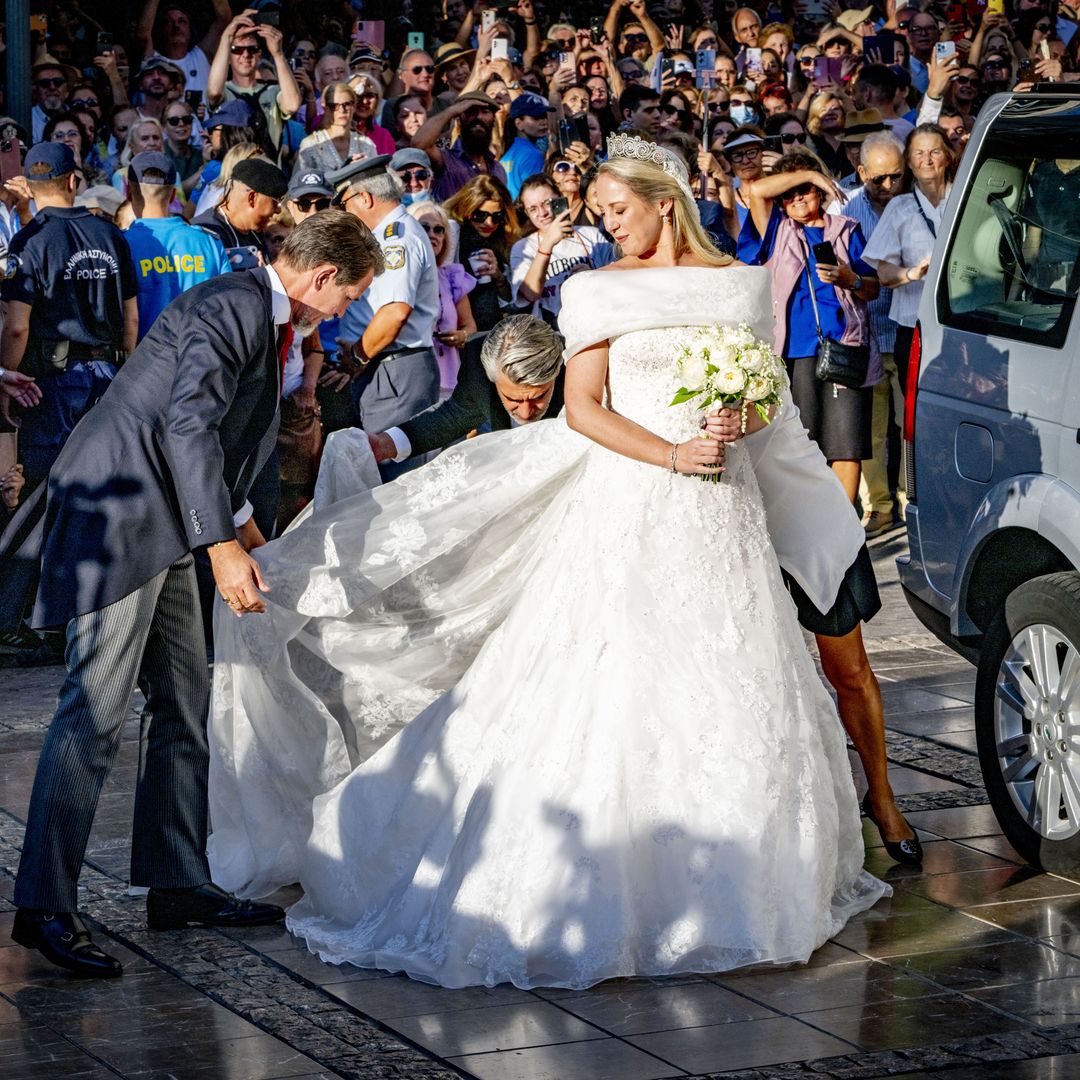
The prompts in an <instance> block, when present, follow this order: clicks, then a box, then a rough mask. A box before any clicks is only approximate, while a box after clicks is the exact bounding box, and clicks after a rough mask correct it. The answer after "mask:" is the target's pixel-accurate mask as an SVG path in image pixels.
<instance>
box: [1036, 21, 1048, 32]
mask: <svg viewBox="0 0 1080 1080" xmlns="http://www.w3.org/2000/svg"><path fill="white" fill-rule="evenodd" d="M1035 29H1036V30H1038V31H1039V33H1040V34H1048V33H1050V24H1049V23H1036V24H1035Z"/></svg>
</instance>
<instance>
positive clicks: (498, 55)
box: [491, 37, 510, 60]
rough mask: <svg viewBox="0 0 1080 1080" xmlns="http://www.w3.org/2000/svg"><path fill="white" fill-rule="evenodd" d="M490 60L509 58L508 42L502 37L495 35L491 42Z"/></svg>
mask: <svg viewBox="0 0 1080 1080" xmlns="http://www.w3.org/2000/svg"><path fill="white" fill-rule="evenodd" d="M491 59H492V60H509V59H510V42H509V41H507V40H506V38H504V37H497V38H495V39H494V40H493V41H492V43H491Z"/></svg>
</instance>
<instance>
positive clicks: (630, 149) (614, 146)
mask: <svg viewBox="0 0 1080 1080" xmlns="http://www.w3.org/2000/svg"><path fill="white" fill-rule="evenodd" d="M607 156H608V160H609V161H610V160H612V159H613V158H630V159H631V160H632V161H649V162H651V163H652V164H653V165H659V166H660V168H661V169H663V170H664V172H666V173H667V174H668V176H670V177H671V179H672V180H674V181H675V182H676V183H677V184H678V185H679V187H681V188H682V189H683V191H684V192H685V193H686V196H687V198H689V200H690V202H691V204H693V202H694V193H693V192H692V191H691V190H690V178H689V176H688V175H687V173H686V169H685V167H684V166H683V165H682V163H681V162H680V161H679V160H678V159H677V158H676V157H675V155H674V154H673V153H672V152H671V151H670V150H665V149H664V148H663V147H662V146H657V145H656V143H652V142H646V141H645V140H644V139H643V138H642V137H641V136H640V135H627V134H626V133H625V132H621V131H620V132H617V133H616V134H614V135H609V136H608V141H607Z"/></svg>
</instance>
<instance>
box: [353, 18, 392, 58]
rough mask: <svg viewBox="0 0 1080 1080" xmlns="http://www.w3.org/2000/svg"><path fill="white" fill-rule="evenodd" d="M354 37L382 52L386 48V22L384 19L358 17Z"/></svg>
mask: <svg viewBox="0 0 1080 1080" xmlns="http://www.w3.org/2000/svg"><path fill="white" fill-rule="evenodd" d="M353 37H355V38H356V40H357V41H362V42H364V44H366V45H370V46H371V47H372V48H373V49H378V50H379V52H382V51H383V49H385V48H386V23H385V22H383V21H382V19H369V20H367V21H365V20H364V19H357V20H356V31H355V33H354V34H353Z"/></svg>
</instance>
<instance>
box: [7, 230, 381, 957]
mask: <svg viewBox="0 0 1080 1080" xmlns="http://www.w3.org/2000/svg"><path fill="white" fill-rule="evenodd" d="M381 267H382V258H381V255H380V253H379V249H378V246H377V245H376V244H375V242H374V240H373V238H372V236H371V233H370V232H368V230H367V229H366V228H364V226H363V225H362V224H361V223H360V222H358V221H357V220H356V219H355V218H353V217H351V216H350V215H348V214H342V213H337V212H331V211H327V212H326V213H324V214H316V215H315V216H314V217H313V218H311V219H309V220H308V221H305V222H303V223H302V224H300V225H298V226H297V227H296V229H294V230H293V232H292V234H291V235H290V236H289V239H288V240H287V241H286V243H285V246H284V247H283V248H282V251H281V254H280V255H279V257H278V259H277V261H276V262H275V263H274V265H273V266H271V267H267V268H264V269H259V270H253V271H243V272H240V273H233V274H229V275H224V276H222V277H219V278H215V279H213V280H211V281H208V282H204V283H202V284H200V285H197V286H196V287H195V288H193V289H191V290H189V291H188V292H186V293H184V294H183V295H181V296H179V297H178V298H177V299H176V300H174V301H173V302H172V303H171V304H170V305H169V306H168V307H167V308H166V309H165V310H164V311H163V312H162V314H161V315H160V316H159V317H158V319H157V321H156V322H155V323H154V326H153V328H152V329H151V330H150V332H149V333H148V334H147V335H146V337H144V338H143V340H142V342H141V343H140V344H139V346H138V348H136V350H135V352H134V353H132V355H131V357H130V358H129V359H128V361H127V362H126V364H125V365H124V366H123V367H122V368H121V370H120V372H119V374H118V375H117V377H116V379H115V381H114V382H113V383H112V385H111V386H110V387H109V390H108V392H107V393H106V394H105V395H104V397H103V398H102V400H101V402H100V404H99V405H98V406H97V407H96V408H95V409H93V410H92V411H91V412H90V413H89V414H88V415H87V416H86V418H85V419H84V420H83V421H82V422H81V423H80V424H79V425H78V427H77V428H76V429H75V431H74V433H73V434H72V435H71V438H70V439H69V440H68V443H67V445H66V446H65V448H64V450H63V452H62V453H61V455H60V457H59V458H58V459H57V462H56V464H55V465H54V466H53V469H52V472H51V473H50V474H49V483H48V504H47V507H46V511H45V521H44V541H43V545H42V568H43V572H42V578H41V584H40V587H39V590H38V596H37V606H36V608H35V618H34V625H35V626H55V625H60V624H66V626H67V651H66V662H67V677H66V679H65V680H64V685H63V688H62V689H61V691H60V697H59V702H58V705H57V709H56V714H55V715H54V717H53V721H52V724H51V726H50V728H49V731H48V734H47V735H46V737H45V743H44V746H43V748H42V751H41V757H40V760H39V762H38V768H37V774H36V776H35V778H34V789H33V794H32V796H31V799H30V812H29V817H28V822H27V827H26V839H25V841H24V843H23V851H22V859H21V861H20V864H19V874H18V878H17V880H16V883H15V903H16V904H17V905H18V908H19V910H18V912H17V913H16V916H15V924H14V927H13V929H12V938H13V939H14V940H15V941H16V942H18V943H19V944H20V945H24V946H26V947H28V948H34V949H38V950H39V951H40V952H41V953H42V954H43V955H44V956H45V957H46V958H47V959H49V960H51V961H52V962H53V963H55V964H58V965H59V966H61V967H64V968H67V969H68V970H70V971H72V972H74V973H75V974H77V975H81V976H85V977H109V976H114V975H119V974H121V970H122V969H121V967H120V964H119V963H118V962H117V961H116V960H115V959H114V958H113V957H111V956H108V955H107V954H106V953H104V952H103V951H102V950H101V949H99V948H98V947H97V946H96V945H95V944H94V943H93V941H92V940H91V938H90V934H89V933H88V932H87V930H86V927H85V925H84V924H83V923H82V920H81V919H80V918H79V916H78V913H77V911H76V906H77V905H76V888H77V882H78V877H79V871H80V869H81V866H82V859H83V854H84V851H85V848H86V841H87V837H88V836H89V833H90V827H91V824H92V823H93V818H94V811H95V809H96V807H97V801H98V796H99V793H100V791H101V786H102V784H103V783H104V781H105V777H106V775H107V774H108V771H109V769H110V767H111V765H112V763H113V760H114V758H115V756H116V751H117V747H118V745H119V738H120V730H121V728H122V727H123V724H124V720H125V719H126V716H127V711H128V708H129V703H130V699H131V694H132V691H133V690H134V688H135V686H136V684H138V686H139V687H140V688H141V689H142V691H143V694H144V695H145V698H146V707H145V710H144V712H143V722H142V746H141V762H140V770H139V778H138V783H137V786H136V792H135V816H134V825H133V831H132V856H131V883H132V884H133V885H138V886H147V887H149V890H150V891H149V894H148V896H147V922H148V925H149V926H150V928H151V929H156V930H166V929H169V930H172V929H180V928H183V927H185V926H188V925H191V924H198V925H204V926H206V925H212V926H251V925H260V924H263V923H267V922H275V921H277V920H278V919H280V918H281V917H282V915H283V912H282V911H281V909H280V908H278V907H276V906H274V905H272V904H253V903H250V902H247V901H239V900H237V899H236V898H235V897H232V896H230V895H229V894H227V893H225V892H224V891H223V890H221V889H219V888H217V886H215V885H213V884H211V882H210V871H209V868H208V866H207V863H206V856H205V849H206V831H207V820H206V817H207V803H206V783H207V768H208V761H209V758H208V750H207V741H206V721H207V715H208V712H209V695H210V686H209V677H208V664H207V656H206V649H205V645H204V640H203V630H202V622H201V619H200V616H199V601H198V596H197V592H196V585H195V570H194V556H193V554H192V553H193V552H194V551H195V550H197V549H199V548H206V549H207V550H208V552H209V557H210V563H211V566H212V569H213V575H214V581H215V584H216V587H217V589H218V591H219V592H220V594H221V596H222V597H223V599H224V600H225V602H226V603H227V604H228V605H229V606H230V608H231V609H232V611H233V612H234V613H235V614H236V615H237V616H243V615H245V614H254V613H257V612H262V611H264V610H265V605H264V604H263V601H262V599H261V596H260V593H261V592H265V591H268V590H269V585H268V584H267V583H266V582H265V581H264V580H263V577H262V574H261V573H260V570H259V566H258V563H256V561H255V560H254V559H253V558H252V557H251V554H250V552H251V550H252V549H253V548H256V547H258V546H259V545H261V544H262V543H263V538H262V536H261V535H260V534H259V530H258V528H257V527H256V526H255V524H254V522H253V521H252V520H251V507H250V504H249V503H248V502H247V492H248V489H249V487H250V485H251V482H252V480H253V479H254V477H255V476H256V475H257V474H258V472H259V469H260V468H261V467H262V465H263V463H264V462H265V461H266V459H267V458H268V457H269V455H270V452H271V451H272V449H273V447H274V442H275V437H276V431H277V419H278V402H279V400H280V397H281V367H282V365H281V357H282V356H284V355H286V353H287V351H288V347H289V344H290V343H291V340H292V336H293V333H294V332H295V333H297V334H302V335H303V334H307V333H311V332H312V331H313V330H314V329H315V328H316V327H317V325H318V323H319V321H320V320H321V319H323V318H332V317H338V316H340V315H341V314H342V313H343V312H344V310H345V308H346V307H347V306H348V305H349V303H351V302H352V301H354V300H356V299H357V297H358V296H359V295H360V294H361V293H362V292H363V290H364V289H365V288H367V286H368V285H369V284H370V283H371V280H372V277H373V275H374V274H375V273H376V272H378V271H379V270H381Z"/></svg>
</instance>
